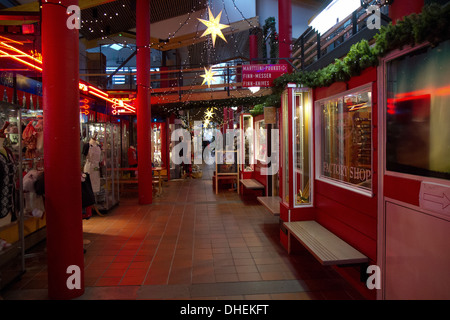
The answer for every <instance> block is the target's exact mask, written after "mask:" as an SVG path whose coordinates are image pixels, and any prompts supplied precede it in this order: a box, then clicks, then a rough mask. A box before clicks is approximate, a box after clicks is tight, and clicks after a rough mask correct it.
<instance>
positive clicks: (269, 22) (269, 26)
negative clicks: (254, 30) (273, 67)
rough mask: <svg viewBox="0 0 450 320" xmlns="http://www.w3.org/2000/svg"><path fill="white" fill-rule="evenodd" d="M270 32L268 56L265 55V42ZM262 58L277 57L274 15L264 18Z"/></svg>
mask: <svg viewBox="0 0 450 320" xmlns="http://www.w3.org/2000/svg"><path fill="white" fill-rule="evenodd" d="M269 32H270V38H269V43H270V57H267V44H266V41H265V40H266V38H267V36H268V35H269ZM263 35H264V38H263V58H264V59H267V58H276V57H278V43H277V30H276V23H275V18H274V17H269V18H267V19H266V21H265V24H264V27H263Z"/></svg>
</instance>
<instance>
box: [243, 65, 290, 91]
mask: <svg viewBox="0 0 450 320" xmlns="http://www.w3.org/2000/svg"><path fill="white" fill-rule="evenodd" d="M287 72H288V66H287V65H286V64H250V65H244V66H242V86H243V87H246V88H250V87H266V88H268V87H272V86H273V80H275V79H276V78H278V77H281V76H282V75H283V74H285V73H287Z"/></svg>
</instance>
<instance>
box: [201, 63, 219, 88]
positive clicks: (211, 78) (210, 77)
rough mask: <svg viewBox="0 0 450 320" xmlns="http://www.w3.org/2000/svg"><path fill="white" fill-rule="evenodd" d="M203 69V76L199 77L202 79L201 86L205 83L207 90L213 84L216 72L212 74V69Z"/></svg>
mask: <svg viewBox="0 0 450 320" xmlns="http://www.w3.org/2000/svg"><path fill="white" fill-rule="evenodd" d="M204 69H205V74H203V75H200V77H202V78H204V79H203V83H202V85H204V84H205V83H207V84H208V88H210V86H211V84H212V83H213V82H214V76H215V74H216V73H217V72H213V71H212V67H211V68H210V69H209V70H207V69H206V68H204Z"/></svg>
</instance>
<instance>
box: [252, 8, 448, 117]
mask: <svg viewBox="0 0 450 320" xmlns="http://www.w3.org/2000/svg"><path fill="white" fill-rule="evenodd" d="M374 39H375V44H374V45H373V46H370V45H369V42H368V41H367V40H362V41H360V42H358V43H356V44H354V45H353V46H352V47H351V48H350V50H349V52H348V54H347V56H346V57H345V58H343V59H342V60H340V59H335V62H334V63H332V64H330V65H328V66H327V67H325V68H323V69H320V70H316V71H300V72H294V73H290V74H285V75H283V76H281V77H279V78H277V79H275V81H274V88H273V94H272V95H270V96H266V99H265V101H264V102H262V103H261V104H259V105H257V106H255V108H254V110H253V112H252V114H254V115H257V114H261V113H263V107H264V106H274V107H280V105H281V94H282V92H283V91H284V89H285V88H286V86H287V84H289V83H294V84H297V85H298V86H305V87H309V88H317V87H328V86H330V85H331V84H333V83H335V82H340V81H343V82H346V81H348V80H349V79H350V78H352V77H354V76H358V75H360V74H361V72H362V71H363V70H364V69H366V68H369V67H373V66H377V65H378V63H379V58H381V57H383V56H385V55H386V54H387V53H389V52H391V51H393V50H395V49H401V48H403V47H404V46H407V45H410V46H414V45H417V44H421V43H424V42H427V41H428V42H429V43H430V44H431V45H432V46H436V45H438V44H439V43H441V42H443V41H445V40H448V39H450V5H446V6H440V5H438V4H431V5H428V6H425V7H424V8H423V11H422V12H421V13H420V14H411V15H409V16H406V17H404V18H403V20H399V21H397V23H396V25H393V24H392V23H389V25H387V26H382V27H381V29H380V31H379V32H378V33H377V34H376V35H375V37H374Z"/></svg>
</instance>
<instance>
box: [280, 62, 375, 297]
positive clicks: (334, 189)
mask: <svg viewBox="0 0 450 320" xmlns="http://www.w3.org/2000/svg"><path fill="white" fill-rule="evenodd" d="M295 90H298V89H290V90H289V89H288V92H289V95H286V97H287V98H285V99H287V100H285V101H283V102H282V105H290V104H292V103H296V102H291V101H295V100H293V99H292V95H294V94H295ZM358 90H366V97H369V98H370V100H371V101H369V102H368V103H366V104H364V103H360V104H357V103H355V104H354V106H355V108H358V107H359V105H363V107H364V108H366V107H367V106H370V105H371V115H370V117H371V123H370V125H369V127H368V130H370V131H369V136H368V139H369V140H370V141H369V145H368V148H367V149H368V154H366V156H367V157H368V161H369V163H370V165H371V167H369V168H368V169H364V170H362V169H361V164H359V163H357V162H354V163H353V164H349V161H347V166H346V169H345V171H346V172H347V171H348V172H347V173H346V175H347V176H348V179H347V180H348V181H347V182H346V181H339V180H337V179H334V178H332V177H330V178H328V177H324V176H323V173H324V171H323V170H324V168H323V166H324V163H326V164H327V163H328V164H329V162H330V161H331V162H333V161H332V160H328V162H327V160H324V159H321V157H323V156H321V154H320V153H321V152H323V151H322V150H321V148H322V146H323V144H324V142H323V141H321V140H320V139H319V137H320V136H321V135H324V134H322V133H321V132H322V131H323V127H322V126H321V124H320V121H321V120H320V119H321V114H320V113H322V112H323V111H322V109H321V107H320V106H319V102H320V101H326V100H327V99H328V98H333V99H334V98H335V97H342V98H344V97H345V96H348V95H350V93H352V94H354V93H358V92H359V91H358ZM355 96H357V95H355ZM288 102H289V103H288ZM307 104H308V103H304V106H305V107H307V106H306V105H307ZM377 105H378V104H377V69H376V68H369V69H366V70H364V71H363V72H362V74H361V75H360V76H357V77H353V78H351V79H350V80H349V81H348V82H346V83H343V82H342V83H335V84H333V85H331V86H330V87H326V88H317V89H314V90H312V103H311V106H312V107H311V110H312V111H313V112H312V119H311V123H312V130H310V131H309V132H310V133H311V134H312V139H311V140H310V141H311V142H312V146H311V147H310V148H309V149H310V151H309V152H311V155H310V156H311V163H310V164H308V162H307V161H306V158H307V157H308V156H309V155H308V153H307V152H306V150H307V149H308V148H307V145H308V144H307V143H306V141H304V143H303V147H304V149H303V150H302V152H301V153H302V156H301V157H300V158H299V157H297V158H296V159H301V161H303V163H302V164H301V165H300V166H299V163H298V160H296V161H295V162H296V163H293V162H294V161H293V160H290V161H285V160H286V157H289V159H294V152H297V153H298V150H297V149H298V147H297V148H296V147H293V146H294V144H295V142H296V139H298V130H297V131H296V133H295V134H294V133H293V130H294V129H293V128H294V127H295V126H296V125H295V123H294V122H293V120H295V121H297V119H298V117H299V114H298V113H297V112H296V114H293V111H292V110H293V108H291V107H289V108H283V106H282V108H281V115H280V118H281V119H282V120H283V118H284V117H287V118H286V119H285V122H286V121H287V123H294V125H292V126H290V125H289V126H283V125H281V126H280V127H281V130H280V153H281V154H282V156H281V157H280V161H281V163H280V174H281V175H280V195H281V198H282V201H281V205H280V219H281V220H282V221H284V222H287V221H301V220H315V221H317V222H318V223H319V224H321V225H322V226H324V227H325V228H327V229H328V230H330V231H331V232H333V233H334V234H336V235H337V236H338V237H340V238H341V239H343V240H344V241H346V242H347V243H348V244H350V245H351V246H353V247H354V248H355V249H357V250H359V251H360V252H361V253H363V254H364V255H366V256H368V257H369V260H370V264H376V260H377V188H378V181H377V180H378V179H377V172H378V161H377V158H378V153H377V146H378V131H377V110H378V108H377ZM348 108H350V107H348ZM369 110H370V108H369ZM363 111H364V110H363ZM286 113H288V114H286ZM339 117H340V118H339V119H340V120H337V121H338V122H337V123H339V126H340V127H341V129H339V130H342V128H343V127H344V126H343V125H341V123H342V122H343V121H347V122H348V123H350V124H351V122H352V121H351V119H354V118H355V115H351V114H350V115H349V114H347V115H344V114H342V115H339ZM344 117H347V118H346V119H347V120H345V119H344ZM281 123H283V121H281ZM305 124H306V122H305ZM304 134H305V137H304V139H309V138H307V136H306V135H307V132H306V131H304ZM358 136H359V132H358V133H354V132H346V133H345V134H343V135H342V137H341V138H340V140H339V139H338V138H337V137H336V139H335V140H336V141H342V140H346V142H345V145H346V147H345V148H343V149H342V151H341V154H340V155H338V156H334V159H337V160H336V161H339V159H341V158H342V159H343V158H351V157H350V155H349V153H350V152H351V150H352V147H353V146H352V144H351V139H355V137H356V138H357V137H358ZM328 138H329V137H328ZM322 139H326V138H325V137H323V138H322ZM328 142H329V141H328ZM338 143H339V142H332V144H338ZM354 144H356V142H354ZM296 145H297V144H296ZM285 149H286V150H285ZM296 150H297V151H296ZM285 151H286V152H285ZM366 151H367V150H366ZM359 152H361V151H359ZM356 154H357V155H358V153H356ZM342 161H344V160H342ZM344 162H345V161H344ZM342 163H343V162H342ZM308 165H310V166H311V170H310V173H309V174H310V176H309V177H308V179H303V180H304V181H303V182H302V183H303V185H301V186H298V182H299V181H300V180H299V177H298V175H297V172H298V171H299V170H298V168H299V167H301V168H302V170H301V172H302V175H303V176H304V175H305V174H306V173H307V172H306V171H307V170H306V168H307V166H308ZM333 166H334V168H337V167H338V166H337V165H336V164H334V165H333ZM343 166H344V165H341V167H342V168H343ZM287 167H288V168H289V169H288V170H286V168H287ZM333 170H334V169H333ZM342 170H343V171H344V169H342ZM350 170H352V178H354V172H356V170H359V171H361V172H364V174H367V177H369V176H370V179H366V178H364V179H363V181H362V182H361V183H359V184H358V183H357V182H355V181H353V182H352V183H353V184H352V183H351V181H350V180H349V179H350V173H349V172H350ZM343 171H342V172H343ZM359 171H358V172H359ZM292 172H295V176H293V175H292V174H291V173H292ZM325 172H326V170H325ZM309 178H311V181H312V184H310V185H309V187H308V186H307V184H308V180H309ZM289 180H291V181H289ZM353 180H354V179H353ZM366 180H367V181H366ZM294 181H295V183H294ZM364 182H365V183H364ZM360 185H363V187H362V188H360ZM288 188H289V189H290V190H289V191H287V190H286V189H288ZM302 188H303V197H301V201H300V202H302V203H300V202H299V201H298V199H299V198H298V194H299V191H302ZM305 189H308V193H305V192H304V191H305ZM286 195H289V196H288V197H286V199H284V200H283V196H286ZM280 241H281V243H282V245H283V246H284V247H286V248H287V243H288V236H287V233H286V232H285V230H283V228H281V229H280ZM335 269H336V270H337V271H338V272H339V273H340V274H342V276H343V277H344V278H346V279H347V280H348V281H349V282H350V283H352V284H353V285H354V286H355V287H357V288H359V289H360V291H361V292H362V293H363V294H365V295H366V296H367V297H369V298H375V296H376V294H375V292H374V291H370V290H368V289H367V288H366V286H365V283H364V282H361V279H360V275H361V273H360V271H361V270H360V268H359V267H358V266H355V267H352V266H350V267H345V268H341V267H336V268H335Z"/></svg>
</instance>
